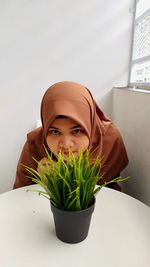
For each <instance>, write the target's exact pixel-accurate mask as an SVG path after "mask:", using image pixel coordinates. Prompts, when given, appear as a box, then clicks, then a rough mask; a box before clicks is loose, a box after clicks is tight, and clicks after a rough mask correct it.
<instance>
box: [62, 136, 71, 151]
mask: <svg viewBox="0 0 150 267" xmlns="http://www.w3.org/2000/svg"><path fill="white" fill-rule="evenodd" d="M72 146H73V141H72V139H71V138H70V137H68V136H63V137H62V138H61V139H60V141H59V147H60V148H61V149H68V148H71V147H72Z"/></svg>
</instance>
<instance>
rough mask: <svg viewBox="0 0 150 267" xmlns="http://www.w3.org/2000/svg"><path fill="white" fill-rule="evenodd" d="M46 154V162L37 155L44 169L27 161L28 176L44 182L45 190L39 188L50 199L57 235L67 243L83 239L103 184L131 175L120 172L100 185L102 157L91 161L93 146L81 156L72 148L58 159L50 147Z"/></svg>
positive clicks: (40, 183)
mask: <svg viewBox="0 0 150 267" xmlns="http://www.w3.org/2000/svg"><path fill="white" fill-rule="evenodd" d="M46 157H47V161H46V165H43V164H42V163H41V162H38V161H36V159H34V160H35V161H36V162H37V164H38V169H40V170H41V171H40V172H38V171H37V170H34V169H33V168H30V167H29V166H26V165H23V166H24V167H25V169H26V171H27V172H28V173H29V175H28V176H27V177H28V178H30V179H32V181H33V182H35V183H36V184H39V185H40V186H42V188H43V189H44V191H40V190H35V191H36V192H38V193H39V194H41V195H43V196H44V197H46V198H48V199H49V200H50V205H51V210H52V213H53V216H54V222H55V230H56V235H57V237H58V238H59V239H60V240H62V241H64V242H67V243H77V242H81V241H82V240H84V239H85V238H86V237H87V235H88V231H89V226H90V221H91V215H92V212H93V210H94V207H95V195H96V193H98V191H99V190H100V189H101V188H102V187H103V186H106V185H107V184H109V183H113V182H121V181H124V180H126V179H127V178H128V177H127V178H122V177H121V176H120V177H117V178H115V179H113V180H111V181H109V182H104V183H103V184H102V185H100V186H96V185H97V182H98V181H99V180H100V179H102V177H103V175H102V174H101V158H99V157H98V158H96V160H95V161H94V163H93V164H91V163H90V151H89V150H86V151H85V152H84V153H83V152H82V150H80V151H79V153H78V155H77V156H75V155H74V154H73V153H72V152H71V150H69V154H68V156H67V157H66V156H64V155H63V154H62V153H59V154H58V155H55V159H54V158H53V153H52V152H50V153H49V152H48V151H47V150H46ZM56 158H57V160H56Z"/></svg>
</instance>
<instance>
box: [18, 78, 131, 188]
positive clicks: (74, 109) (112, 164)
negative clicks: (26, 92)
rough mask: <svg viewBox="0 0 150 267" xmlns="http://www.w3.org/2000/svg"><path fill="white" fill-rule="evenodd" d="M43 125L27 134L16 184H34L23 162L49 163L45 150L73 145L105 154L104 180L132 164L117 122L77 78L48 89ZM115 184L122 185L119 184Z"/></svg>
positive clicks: (42, 114)
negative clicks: (22, 164)
mask: <svg viewBox="0 0 150 267" xmlns="http://www.w3.org/2000/svg"><path fill="white" fill-rule="evenodd" d="M41 121H42V127H40V128H37V129H35V130H33V131H32V132H30V133H28V134H27V141H26V143H25V145H24V147H23V150H22V153H21V156H20V159H19V162H18V166H17V173H16V179H15V183H14V188H18V187H22V186H26V185H30V184H32V183H33V182H32V181H31V179H28V178H27V177H26V175H27V174H26V172H25V169H24V168H23V167H22V166H21V163H24V164H25V165H28V166H31V167H32V168H34V169H37V164H36V162H35V161H34V160H33V158H32V157H34V158H36V159H37V160H38V161H39V160H40V161H41V162H42V163H43V164H45V161H46V158H45V150H44V146H43V145H45V146H46V147H47V149H49V150H52V151H53V152H55V153H58V152H59V151H61V152H63V153H64V154H65V155H66V156H67V154H68V149H69V148H71V150H72V151H73V153H74V154H77V153H78V150H79V149H83V151H84V150H86V149H87V148H90V149H91V155H92V159H93V160H94V158H96V157H97V156H98V155H99V156H102V169H101V171H102V173H103V174H104V176H103V181H109V180H111V179H113V178H115V177H117V176H119V174H120V172H121V171H122V170H123V169H124V168H125V167H126V165H127V164H128V158H127V153H126V150H125V146H124V143H123V140H122V137H121V135H120V133H119V131H118V129H117V128H116V126H115V125H114V123H113V122H112V121H111V120H110V119H109V118H108V117H107V116H106V115H105V114H104V113H103V112H102V110H101V109H100V108H99V107H98V105H97V104H96V102H95V101H94V99H93V97H92V95H91V93H90V91H89V90H88V89H87V88H86V87H84V86H82V85H80V84H78V83H74V82H59V83H56V84H54V85H52V86H51V87H50V88H48V90H47V91H46V92H45V94H44V96H43V99H42V103H41ZM111 187H113V188H115V189H118V190H119V189H120V188H119V185H117V184H112V185H111Z"/></svg>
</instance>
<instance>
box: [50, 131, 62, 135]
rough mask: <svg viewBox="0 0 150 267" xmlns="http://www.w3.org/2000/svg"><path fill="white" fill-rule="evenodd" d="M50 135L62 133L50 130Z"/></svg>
mask: <svg viewBox="0 0 150 267" xmlns="http://www.w3.org/2000/svg"><path fill="white" fill-rule="evenodd" d="M49 133H50V134H51V135H59V134H60V132H59V131H58V130H49Z"/></svg>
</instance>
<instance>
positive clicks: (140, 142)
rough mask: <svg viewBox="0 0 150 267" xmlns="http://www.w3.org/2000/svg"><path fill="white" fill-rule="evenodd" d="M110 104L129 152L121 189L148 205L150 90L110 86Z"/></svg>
mask: <svg viewBox="0 0 150 267" xmlns="http://www.w3.org/2000/svg"><path fill="white" fill-rule="evenodd" d="M113 104H114V105H113V114H114V121H115V122H116V124H117V125H118V128H119V129H120V131H121V132H122V135H123V137H124V141H125V144H126V148H127V151H128V156H129V165H128V167H127V168H126V169H125V171H124V175H129V176H131V178H130V179H129V180H128V181H126V182H125V183H123V184H122V185H123V186H124V191H125V192H126V193H128V194H129V195H131V196H133V197H135V198H137V199H139V200H141V201H143V202H144V203H145V204H147V205H150V123H149V121H150V119H149V118H150V92H149V93H148V92H147V93H146V92H139V91H133V90H132V91H131V90H124V89H114V90H113Z"/></svg>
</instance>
